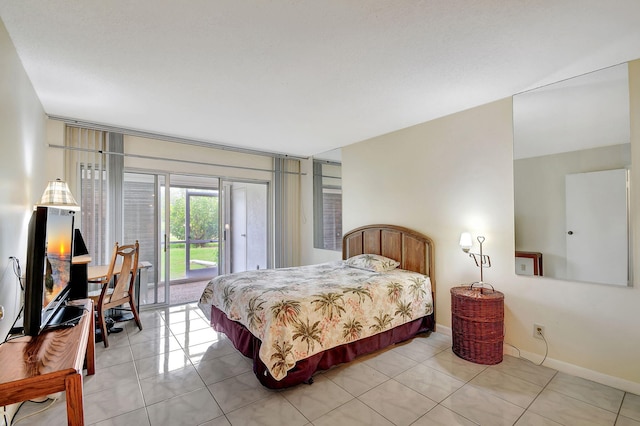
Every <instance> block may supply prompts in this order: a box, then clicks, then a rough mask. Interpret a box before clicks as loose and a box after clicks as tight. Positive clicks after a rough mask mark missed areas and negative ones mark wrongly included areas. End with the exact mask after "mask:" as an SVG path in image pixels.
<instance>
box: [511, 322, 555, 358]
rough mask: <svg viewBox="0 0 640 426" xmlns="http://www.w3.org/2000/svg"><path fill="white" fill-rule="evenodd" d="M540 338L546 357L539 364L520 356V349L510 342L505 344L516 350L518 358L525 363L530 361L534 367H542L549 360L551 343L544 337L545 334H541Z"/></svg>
mask: <svg viewBox="0 0 640 426" xmlns="http://www.w3.org/2000/svg"><path fill="white" fill-rule="evenodd" d="M504 334H505V335H506V334H507V333H506V327H505V331H504ZM540 337H542V340H543V341H544V347H545V349H544V357H543V358H542V361H540V362H539V363H537V362H533V361H531V360H530V359H529V358H525V357H523V356H522V355H521V354H520V349H518V347H517V346H514V345H512V344H511V343H508V342H504V343H505V344H506V345H509V346H511V347H512V348H513V349H515V350H516V351H518V358H519V359H523V360H525V361H529V362H530V363H531V364H533V365H537V366H541V365H542V364H544V362H545V361H546V360H547V355H549V343H548V342H547V338H546V337H544V334H542V333H540Z"/></svg>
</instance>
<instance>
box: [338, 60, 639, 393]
mask: <svg viewBox="0 0 640 426" xmlns="http://www.w3.org/2000/svg"><path fill="white" fill-rule="evenodd" d="M630 74H631V78H632V108H633V109H632V116H634V115H635V117H636V119H635V121H634V123H633V124H632V126H633V129H632V155H633V164H640V120H639V119H638V118H637V117H639V116H640V63H639V62H636V63H634V64H632V66H631V68H630ZM511 117H512V103H511V99H504V100H501V101H497V102H494V103H491V104H487V105H483V106H480V107H477V108H474V109H471V110H468V111H463V112H460V113H457V114H454V115H451V116H448V117H444V118H441V119H437V120H433V121H430V122H427V123H423V124H420V125H417V126H413V127H410V128H407V129H404V130H400V131H397V132H394V133H390V134H387V135H383V136H380V137H377V138H373V139H370V140H367V141H364V142H360V143H357V144H354V145H351V146H347V147H345V148H343V150H342V159H343V162H342V165H343V194H344V202H343V210H344V223H343V226H344V229H345V230H348V229H351V228H354V227H357V226H361V225H366V224H370V223H392V224H397V225H402V226H406V227H409V228H413V229H416V230H418V231H421V232H423V233H425V234H427V235H429V236H431V237H432V238H433V239H434V241H435V247H436V277H435V278H436V284H437V296H436V321H437V324H438V325H439V326H441V330H442V331H444V332H450V326H451V296H450V292H449V290H450V289H451V287H453V286H457V285H460V284H462V283H470V282H473V281H477V280H478V279H479V272H478V269H477V268H476V267H475V264H474V263H473V261H472V260H471V259H469V258H468V257H467V256H466V255H465V254H463V252H462V251H461V250H460V247H459V246H458V240H459V236H460V233H461V232H462V231H470V232H471V233H472V234H473V235H474V236H477V235H478V234H483V235H484V236H485V237H486V241H485V244H484V249H485V252H486V253H487V254H489V255H490V256H491V261H492V264H493V266H492V268H491V269H488V270H486V273H485V281H488V282H490V283H491V284H493V285H494V286H495V287H496V289H498V290H500V291H502V292H503V293H504V294H505V325H506V338H505V342H506V343H508V344H511V345H514V346H516V347H518V348H519V349H520V350H521V351H522V354H523V355H525V356H529V357H530V358H531V359H533V360H534V361H536V362H539V361H540V360H541V359H542V355H543V354H544V351H545V346H544V343H543V341H541V340H537V339H534V338H533V337H532V329H533V324H534V323H537V324H542V325H544V326H545V332H546V337H547V341H548V342H549V355H548V359H547V361H546V363H545V365H549V366H551V367H553V368H557V369H560V370H563V371H567V372H570V373H573V374H577V375H580V376H583V377H587V378H590V379H592V380H597V381H600V382H603V383H607V384H610V385H613V386H617V387H619V388H622V389H626V390H629V391H632V392H635V393H640V368H638V355H639V354H640V323H639V322H638V318H639V317H638V309H639V308H638V307H639V306H640V284H638V282H639V280H638V279H636V283H637V284H636V286H635V287H633V288H617V287H616V288H612V287H609V286H603V285H594V284H581V283H575V282H568V281H558V280H552V279H539V278H530V277H523V276H516V275H515V273H514V255H513V252H514V217H513V214H514V211H513V159H512V154H513V149H512V143H513V131H512V119H511ZM636 147H637V148H638V149H635V148H636ZM632 188H633V191H634V193H633V194H632V198H633V200H634V201H633V203H634V205H633V206H632V208H634V210H633V211H636V212H637V211H638V210H637V208H638V200H639V199H640V192H639V190H638V188H640V177H639V174H634V173H633V170H632ZM638 217H639V215H638V214H635V215H634V216H633V222H634V229H635V233H636V238H635V241H636V243H635V246H634V248H635V253H640V247H638V243H637V242H638V238H637V237H638V228H639V227H640V220H639V219H638ZM474 249H477V248H474ZM636 259H637V256H636ZM634 268H635V276H636V277H640V275H638V272H639V269H640V266H639V265H638V262H637V261H636V264H635V266H634Z"/></svg>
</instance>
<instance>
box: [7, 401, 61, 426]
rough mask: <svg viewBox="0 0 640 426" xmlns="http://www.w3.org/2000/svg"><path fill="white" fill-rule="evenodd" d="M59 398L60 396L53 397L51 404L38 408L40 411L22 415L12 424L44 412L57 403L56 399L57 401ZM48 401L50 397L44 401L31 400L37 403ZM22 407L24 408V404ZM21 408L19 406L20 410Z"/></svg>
mask: <svg viewBox="0 0 640 426" xmlns="http://www.w3.org/2000/svg"><path fill="white" fill-rule="evenodd" d="M57 400H58V397H55V398H53V399H51V404H49V405H47V406H46V407H44V408H42V409H40V410H38V411H35V412H33V413H30V414H27V415H25V416H22V417H20V418H19V419H18V420H16V421H14V422H12V423H11V424H16V423H18V422H20V421H22V420H24V419H26V418H28V417H31V416H35V415H36V414H40V413H42V412H43V411H46V410H48V409H49V408H51V406H52V405H53V404H55V403H56V401H57ZM47 401H49V399H46V400H44V401H42V402H36V401H31V402H36V403H37V404H43V403H45V402H47ZM20 408H22V405H20ZM20 408H18V411H20ZM17 414H18V413H17V412H16V415H17Z"/></svg>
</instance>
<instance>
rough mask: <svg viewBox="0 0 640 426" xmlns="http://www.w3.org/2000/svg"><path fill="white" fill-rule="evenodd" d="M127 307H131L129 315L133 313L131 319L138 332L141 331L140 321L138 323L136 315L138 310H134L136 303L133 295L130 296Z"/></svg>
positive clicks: (138, 318)
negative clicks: (134, 322)
mask: <svg viewBox="0 0 640 426" xmlns="http://www.w3.org/2000/svg"><path fill="white" fill-rule="evenodd" d="M129 305H130V306H131V313H133V319H135V320H136V325H137V326H138V330H142V321H140V316H139V315H138V310H137V309H136V301H135V300H134V299H133V295H131V298H130V300H129Z"/></svg>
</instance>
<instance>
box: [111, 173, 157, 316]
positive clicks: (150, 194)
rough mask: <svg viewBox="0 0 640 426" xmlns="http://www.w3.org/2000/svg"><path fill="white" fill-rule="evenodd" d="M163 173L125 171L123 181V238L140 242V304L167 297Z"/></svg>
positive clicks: (151, 303)
mask: <svg viewBox="0 0 640 426" xmlns="http://www.w3.org/2000/svg"><path fill="white" fill-rule="evenodd" d="M166 180H167V177H166V176H165V175H163V174H156V173H144V172H125V173H124V181H123V199H124V203H123V215H122V218H123V219H122V223H123V240H122V241H121V244H132V243H133V242H135V241H136V240H137V241H138V242H139V244H140V254H139V262H140V263H141V266H142V267H141V268H140V290H139V294H138V295H137V301H138V303H139V304H140V306H141V307H145V306H149V305H151V306H154V305H161V304H165V303H166V302H167V300H169V298H168V296H169V294H168V286H167V285H166V282H165V281H166V278H165V273H164V270H165V257H164V247H163V246H164V229H165V226H164V220H163V219H164V217H165V214H164V212H165V207H166V206H165V203H164V200H166V194H165V193H164V192H165V190H166Z"/></svg>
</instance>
